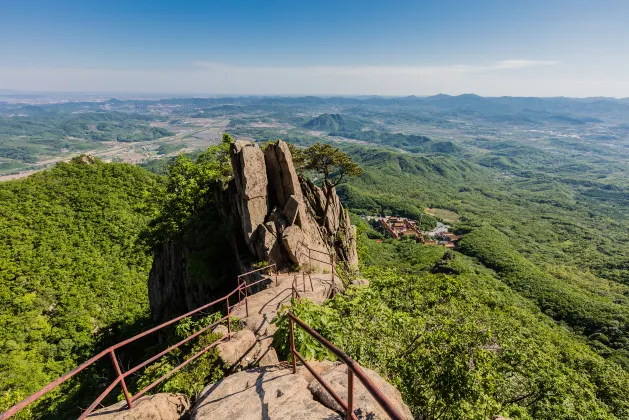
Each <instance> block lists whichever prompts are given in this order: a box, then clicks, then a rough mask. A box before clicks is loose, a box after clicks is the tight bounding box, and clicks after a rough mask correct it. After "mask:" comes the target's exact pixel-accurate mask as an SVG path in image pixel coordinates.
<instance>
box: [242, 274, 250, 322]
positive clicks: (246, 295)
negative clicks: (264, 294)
mask: <svg viewBox="0 0 629 420" xmlns="http://www.w3.org/2000/svg"><path fill="white" fill-rule="evenodd" d="M243 284H244V286H245V312H246V313H247V318H249V302H248V299H247V297H248V293H247V279H245V281H244V282H243Z"/></svg>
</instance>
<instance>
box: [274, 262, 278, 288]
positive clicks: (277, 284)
mask: <svg viewBox="0 0 629 420" xmlns="http://www.w3.org/2000/svg"><path fill="white" fill-rule="evenodd" d="M274 268H275V287H277V286H278V284H277V265H276V266H275V267H274Z"/></svg>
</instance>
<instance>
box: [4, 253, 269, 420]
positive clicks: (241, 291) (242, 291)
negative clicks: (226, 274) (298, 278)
mask: <svg viewBox="0 0 629 420" xmlns="http://www.w3.org/2000/svg"><path fill="white" fill-rule="evenodd" d="M271 268H275V264H271V265H269V266H266V267H262V268H259V269H257V270H253V271H250V272H248V273H244V274H242V275H240V276H238V287H237V288H236V289H234V290H233V291H232V292H230V293H229V294H227V295H226V296H223V297H222V298H220V299H217V300H215V301H213V302H210V303H208V304H205V305H203V306H201V307H199V308H197V309H195V310H193V311H190V312H188V313H185V314H183V315H180V316H178V317H176V318H174V319H171V320H170V321H167V322H164V323H163V324H160V325H158V326H156V327H154V328H151V329H149V330H147V331H144V332H142V333H140V334H137V335H135V336H133V337H131V338H129V339H127V340H124V341H122V342H120V343H118V344H115V345H113V346H111V347H109V348H107V349H105V350H103V351H101V352H100V353H98V354H97V355H96V356H94V357H92V358H91V359H89V360H87V361H85V362H84V363H82V364H81V365H79V366H78V367H77V368H75V369H73V370H71V371H70V372H68V373H66V374H65V375H63V376H61V377H60V378H58V379H56V380H54V381H53V382H51V383H49V384H48V385H46V386H45V387H43V388H42V389H40V390H39V391H37V392H36V393H34V394H32V395H30V396H29V397H27V398H25V399H23V400H22V401H20V402H19V403H17V404H15V405H14V406H12V407H11V408H9V409H8V410H7V411H5V412H4V413H0V420H6V419H8V418H10V417H11V416H13V415H15V414H16V413H17V412H18V411H20V410H21V409H23V408H25V407H26V406H28V405H30V404H32V403H33V402H35V401H36V400H38V399H39V398H41V397H42V396H44V395H45V394H47V393H48V392H50V391H52V390H53V389H54V388H56V387H57V386H59V385H61V384H62V383H64V382H65V381H67V380H68V379H70V378H72V377H73V376H75V375H77V374H78V373H79V372H81V371H83V370H85V369H86V368H88V367H89V366H91V365H93V364H94V363H96V362H97V361H99V360H100V359H102V358H103V357H105V356H106V355H109V357H110V359H111V362H112V365H113V368H114V371H115V373H116V379H115V380H114V381H113V382H112V383H111V384H110V385H109V386H108V387H107V388H106V389H105V390H104V391H103V392H102V393H101V394H100V395H99V396H98V398H96V400H94V402H93V403H92V404H91V405H90V406H89V407H88V408H87V409H86V410H85V411H84V412H83V413H82V414H81V416H80V417H79V420H82V419H84V418H86V417H87V416H89V415H90V414H91V413H92V411H94V409H95V408H96V407H97V406H98V405H99V404H100V403H101V402H102V401H103V399H105V397H107V395H109V393H110V392H111V391H112V390H113V389H114V388H115V387H116V386H117V385H118V384H120V385H121V387H122V392H123V394H124V398H125V400H126V402H127V408H133V403H134V402H135V401H136V400H137V399H138V398H140V397H141V396H142V395H144V394H145V393H146V392H148V391H150V390H151V389H153V388H154V387H156V386H157V385H159V384H160V383H161V382H163V381H165V380H166V379H168V378H169V377H170V376H172V375H173V374H174V373H176V372H177V371H179V370H180V369H182V368H183V367H185V366H186V365H187V364H189V363H191V362H192V361H194V360H195V359H197V358H198V357H200V356H201V355H203V354H204V353H206V352H207V351H209V350H210V349H212V348H213V347H215V346H217V345H218V344H220V343H222V342H224V341H228V340H230V339H231V336H232V333H231V322H230V321H231V311H232V309H233V308H235V307H236V306H238V305H241V304H242V301H243V299H242V296H243V295H244V303H245V306H247V297H248V295H249V294H248V292H247V289H248V288H250V287H251V286H254V285H256V284H258V283H261V282H263V281H265V280H268V279H269V278H268V277H265V278H263V279H262V280H258V281H256V282H254V283H250V284H247V282H246V279H245V277H246V276H248V275H251V274H253V273H255V272H259V271H262V270H265V269H271ZM275 282H276V284H277V270H276V271H275ZM235 293H238V303H237V304H236V305H234V306H233V307H232V306H230V304H229V299H230V298H231V297H232V296H233V295H234V294H235ZM223 302H225V304H226V305H225V306H226V307H227V315H225V316H223V317H222V318H221V319H219V320H218V321H216V322H214V323H212V324H210V325H208V326H206V327H204V328H202V329H200V330H199V331H197V332H195V333H194V334H192V335H190V336H188V337H186V338H184V339H183V340H181V341H179V342H178V343H176V344H173V345H172V346H170V347H168V348H167V349H165V350H163V351H161V352H159V353H158V354H156V355H154V356H152V357H151V358H149V359H148V360H146V361H144V362H142V363H140V364H139V365H137V366H135V367H133V368H131V369H129V370H127V371H125V372H122V370H121V369H120V365H119V363H118V359H117V358H116V350H117V349H119V348H121V347H123V346H125V345H127V344H129V343H132V342H134V341H136V340H138V339H140V338H142V337H145V336H147V335H149V334H151V333H154V332H156V331H158V330H161V329H162V328H165V327H167V326H169V325H172V324H174V323H175V322H177V321H180V320H182V319H184V318H187V317H189V316H192V315H194V314H196V313H198V312H201V311H203V310H204V309H208V308H210V307H211V306H213V305H216V304H219V303H223ZM247 316H249V310H248V307H247ZM223 321H227V335H226V336H224V337H221V338H220V339H218V340H216V341H214V342H213V343H212V344H210V345H208V346H206V347H205V348H203V349H201V350H200V351H199V352H197V353H195V354H194V355H193V356H192V357H190V358H188V359H186V360H185V361H183V362H182V363H181V364H179V365H178V366H176V367H175V368H173V369H172V370H170V371H169V372H168V373H166V374H164V375H162V376H161V377H160V378H158V379H156V380H155V381H153V382H152V383H151V384H149V385H148V386H146V387H145V388H143V389H141V390H140V391H138V392H137V393H136V394H135V395H133V396H132V395H131V394H130V393H129V391H128V389H127V384H126V381H125V379H126V378H127V377H128V376H129V375H132V374H134V373H135V372H137V371H138V370H140V369H142V368H143V367H145V366H147V365H148V364H150V363H152V362H154V361H156V360H157V359H159V358H160V357H162V356H164V355H166V354H168V353H170V352H171V351H173V350H174V349H176V348H178V347H179V346H181V345H182V344H185V343H187V342H188V341H190V340H192V339H194V338H196V337H198V336H199V335H201V334H203V333H204V332H206V331H208V330H209V329H211V328H214V327H216V326H217V325H219V324H220V323H221V322H223Z"/></svg>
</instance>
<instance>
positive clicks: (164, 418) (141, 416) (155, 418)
mask: <svg viewBox="0 0 629 420" xmlns="http://www.w3.org/2000/svg"><path fill="white" fill-rule="evenodd" d="M189 409H190V404H189V403H188V400H187V399H186V397H185V396H183V395H180V394H170V393H161V394H155V395H146V396H144V397H141V398H140V399H139V400H137V401H136V402H134V403H133V408H132V409H130V410H128V409H127V403H126V402H125V401H120V402H119V403H117V404H114V405H111V406H109V407H105V408H101V409H100V410H97V411H94V412H93V413H92V414H90V415H89V416H88V418H91V419H94V420H178V419H180V418H181V417H182V416H183V415H184V414H185V413H186V412H187V411H188V410H189Z"/></svg>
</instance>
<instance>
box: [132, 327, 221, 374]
mask: <svg viewBox="0 0 629 420" xmlns="http://www.w3.org/2000/svg"><path fill="white" fill-rule="evenodd" d="M226 319H227V316H224V317H222V318H221V319H219V320H218V321H216V322H214V323H212V324H210V325H208V326H207V327H204V328H202V329H200V330H199V331H197V332H196V333H194V334H192V335H190V336H188V337H186V338H184V339H183V340H181V341H180V342H178V343H177V344H173V345H172V346H170V347H168V348H167V349H166V350H162V351H161V352H159V353H157V354H156V355H155V356H153V357H151V358H150V359H148V360H146V361H144V362H142V363H140V364H139V365H137V366H136V367H134V368H132V369H129V370H128V371H126V372H125V373H124V374H123V375H122V377H123V378H126V377H127V376H129V375H131V374H132V373H135V372H137V371H138V370H140V369H142V368H143V367H144V366H146V365H148V364H149V363H151V362H154V361H155V360H157V359H159V358H160V357H162V356H163V355H165V354H167V353H170V352H171V351H173V350H174V349H176V348H177V347H179V346H181V345H182V344H185V343H187V342H188V341H190V340H192V339H193V338H196V337H198V336H199V335H201V334H203V333H204V332H206V331H207V330H209V329H210V328H212V327H215V326H216V325H218V324H219V323H221V322H223V321H224V320H226Z"/></svg>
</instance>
